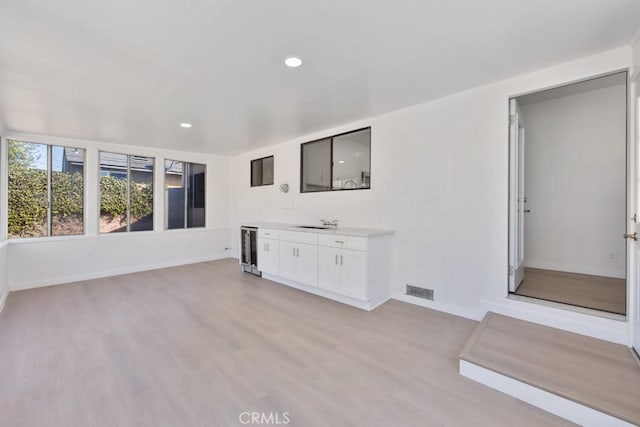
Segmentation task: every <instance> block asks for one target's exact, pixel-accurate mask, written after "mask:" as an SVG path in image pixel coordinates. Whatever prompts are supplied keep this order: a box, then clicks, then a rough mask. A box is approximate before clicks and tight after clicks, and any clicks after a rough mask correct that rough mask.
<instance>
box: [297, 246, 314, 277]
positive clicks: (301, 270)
mask: <svg viewBox="0 0 640 427" xmlns="http://www.w3.org/2000/svg"><path fill="white" fill-rule="evenodd" d="M295 246H296V258H297V261H298V274H297V278H296V279H295V280H297V281H298V282H300V283H303V284H305V285H309V286H318V246H317V245H308V244H306V243H296V244H295Z"/></svg>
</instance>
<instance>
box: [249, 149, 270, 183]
mask: <svg viewBox="0 0 640 427" xmlns="http://www.w3.org/2000/svg"><path fill="white" fill-rule="evenodd" d="M262 185H273V156H269V157H263V158H261V159H255V160H252V161H251V186H252V187H259V186H262Z"/></svg>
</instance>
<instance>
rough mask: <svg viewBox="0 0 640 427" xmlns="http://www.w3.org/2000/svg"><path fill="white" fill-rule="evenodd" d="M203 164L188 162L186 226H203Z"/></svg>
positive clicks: (204, 168) (204, 169)
mask: <svg viewBox="0 0 640 427" xmlns="http://www.w3.org/2000/svg"><path fill="white" fill-rule="evenodd" d="M205 171H206V167H205V165H200V164H197V163H189V188H188V192H187V195H188V200H187V227H188V228H193V227H204V225H205V217H204V198H205Z"/></svg>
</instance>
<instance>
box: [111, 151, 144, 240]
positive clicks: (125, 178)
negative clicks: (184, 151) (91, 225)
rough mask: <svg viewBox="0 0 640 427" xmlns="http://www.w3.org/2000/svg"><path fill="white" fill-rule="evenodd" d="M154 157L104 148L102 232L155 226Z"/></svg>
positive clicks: (134, 229) (136, 229)
mask: <svg viewBox="0 0 640 427" xmlns="http://www.w3.org/2000/svg"><path fill="white" fill-rule="evenodd" d="M153 169H154V159H153V158H152V157H141V156H130V155H127V154H114V153H106V152H100V233H119V232H126V231H148V230H153Z"/></svg>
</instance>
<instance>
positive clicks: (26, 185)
mask: <svg viewBox="0 0 640 427" xmlns="http://www.w3.org/2000/svg"><path fill="white" fill-rule="evenodd" d="M8 221H9V227H8V228H9V229H8V231H9V235H11V236H16V235H20V236H25V235H27V236H28V235H35V234H37V233H36V232H35V230H36V229H37V228H38V226H42V225H44V224H46V222H47V172H46V171H43V170H40V169H27V168H23V167H12V168H10V169H9V216H8Z"/></svg>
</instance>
